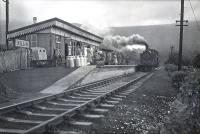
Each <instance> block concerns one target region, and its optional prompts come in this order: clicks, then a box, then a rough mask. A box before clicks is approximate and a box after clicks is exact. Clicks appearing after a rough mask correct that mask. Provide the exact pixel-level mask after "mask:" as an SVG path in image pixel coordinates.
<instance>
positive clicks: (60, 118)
mask: <svg viewBox="0 0 200 134" xmlns="http://www.w3.org/2000/svg"><path fill="white" fill-rule="evenodd" d="M147 75H149V73H147V74H144V75H142V76H140V77H137V78H135V79H134V80H132V81H130V82H127V83H125V84H122V85H121V86H120V87H117V88H114V89H112V90H110V91H108V92H106V93H103V94H102V95H99V96H97V97H95V98H94V99H91V100H89V101H87V102H85V103H83V104H81V105H79V106H77V107H75V108H72V109H70V110H68V111H66V112H64V113H61V114H60V115H57V116H55V117H53V118H51V119H49V120H47V121H44V122H43V123H41V124H39V125H37V126H35V127H32V128H31V129H28V130H25V131H24V132H23V133H22V134H30V133H31V134H33V133H36V132H38V131H39V132H40V133H41V132H43V131H45V128H47V127H48V126H52V125H57V124H59V123H61V122H63V121H64V120H66V119H69V118H70V117H72V116H74V115H75V114H76V111H82V110H85V109H86V108H87V107H88V106H90V105H92V104H93V103H97V104H99V102H100V100H101V99H103V98H106V97H108V96H109V95H111V94H112V93H115V92H117V91H119V90H121V89H122V90H123V89H124V88H126V87H128V86H130V85H131V84H133V83H135V82H137V81H139V80H140V79H142V78H144V77H146V76H147ZM49 128H50V127H49Z"/></svg>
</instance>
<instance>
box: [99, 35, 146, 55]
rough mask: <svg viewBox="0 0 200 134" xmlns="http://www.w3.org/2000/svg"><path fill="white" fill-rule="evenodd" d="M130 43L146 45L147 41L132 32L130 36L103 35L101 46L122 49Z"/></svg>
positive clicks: (116, 49)
mask: <svg viewBox="0 0 200 134" xmlns="http://www.w3.org/2000/svg"><path fill="white" fill-rule="evenodd" d="M130 45H144V46H146V48H147V47H148V44H147V41H146V40H145V39H144V37H142V36H140V35H139V34H132V35H131V36H128V37H125V36H119V35H117V36H111V35H108V36H106V37H104V40H103V43H102V45H101V47H102V48H107V49H112V50H115V51H123V50H125V49H127V47H126V46H130Z"/></svg>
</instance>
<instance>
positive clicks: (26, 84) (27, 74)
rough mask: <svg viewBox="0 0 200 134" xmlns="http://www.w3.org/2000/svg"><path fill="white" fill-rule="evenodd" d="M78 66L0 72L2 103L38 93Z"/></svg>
mask: <svg viewBox="0 0 200 134" xmlns="http://www.w3.org/2000/svg"><path fill="white" fill-rule="evenodd" d="M75 69H76V68H65V67H62V66H59V67H49V68H34V69H27V70H18V71H14V72H9V73H3V74H0V93H1V95H0V103H4V102H7V101H10V100H11V99H15V98H19V97H20V95H23V94H29V95H31V94H32V95H33V93H34V95H37V92H39V91H41V90H42V89H44V88H46V87H48V86H49V85H51V84H52V83H54V82H56V81H57V80H59V79H61V78H63V77H64V76H66V75H68V74H69V73H71V72H72V71H74V70H75Z"/></svg>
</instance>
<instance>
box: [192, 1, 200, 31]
mask: <svg viewBox="0 0 200 134" xmlns="http://www.w3.org/2000/svg"><path fill="white" fill-rule="evenodd" d="M189 2H190V7H191V9H192V13H193V15H194V18H195V21H196V24H197V28H198V30H199V31H200V25H199V23H198V21H197V17H196V15H195V12H194V8H193V6H192V3H191V0H189Z"/></svg>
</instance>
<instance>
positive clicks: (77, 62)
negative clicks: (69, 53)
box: [75, 56, 80, 67]
mask: <svg viewBox="0 0 200 134" xmlns="http://www.w3.org/2000/svg"><path fill="white" fill-rule="evenodd" d="M75 66H76V67H80V58H79V56H76V58H75Z"/></svg>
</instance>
